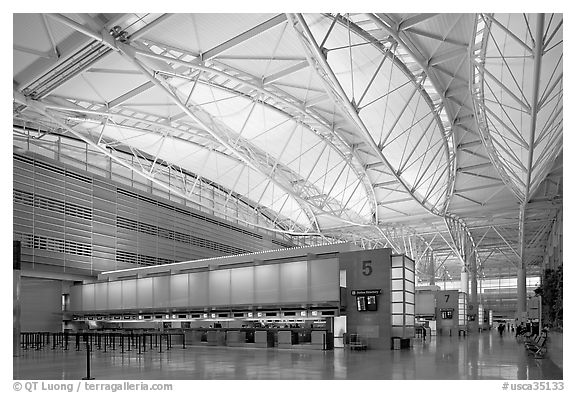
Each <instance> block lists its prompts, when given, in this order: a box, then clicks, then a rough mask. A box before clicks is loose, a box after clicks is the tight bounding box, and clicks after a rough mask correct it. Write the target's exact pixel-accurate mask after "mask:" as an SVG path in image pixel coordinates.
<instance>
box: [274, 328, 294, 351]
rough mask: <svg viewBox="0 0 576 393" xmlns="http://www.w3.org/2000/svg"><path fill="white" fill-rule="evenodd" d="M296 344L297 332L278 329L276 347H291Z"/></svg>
mask: <svg viewBox="0 0 576 393" xmlns="http://www.w3.org/2000/svg"><path fill="white" fill-rule="evenodd" d="M297 344H298V333H297V332H295V331H292V330H279V331H278V348H292V346H293V345H297Z"/></svg>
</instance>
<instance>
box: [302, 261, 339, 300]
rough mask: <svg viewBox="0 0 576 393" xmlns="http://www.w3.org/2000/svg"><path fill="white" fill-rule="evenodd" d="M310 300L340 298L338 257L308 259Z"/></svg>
mask: <svg viewBox="0 0 576 393" xmlns="http://www.w3.org/2000/svg"><path fill="white" fill-rule="evenodd" d="M310 273H311V277H310V296H309V298H310V299H309V300H310V301H311V302H319V301H339V300H340V284H339V281H340V264H339V263H338V259H336V258H332V259H318V260H313V261H310Z"/></svg>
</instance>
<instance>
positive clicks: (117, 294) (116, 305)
mask: <svg viewBox="0 0 576 393" xmlns="http://www.w3.org/2000/svg"><path fill="white" fill-rule="evenodd" d="M108 308H109V309H110V310H121V309H122V281H110V282H109V283H108Z"/></svg>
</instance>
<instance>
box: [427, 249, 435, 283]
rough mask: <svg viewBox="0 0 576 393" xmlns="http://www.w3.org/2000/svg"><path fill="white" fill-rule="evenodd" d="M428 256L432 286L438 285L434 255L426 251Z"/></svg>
mask: <svg viewBox="0 0 576 393" xmlns="http://www.w3.org/2000/svg"><path fill="white" fill-rule="evenodd" d="M426 254H427V255H428V273H429V274H430V285H436V279H435V277H434V275H435V273H436V266H435V263H434V253H433V252H432V251H430V250H428V251H426Z"/></svg>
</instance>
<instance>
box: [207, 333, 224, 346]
mask: <svg viewBox="0 0 576 393" xmlns="http://www.w3.org/2000/svg"><path fill="white" fill-rule="evenodd" d="M206 341H207V343H208V345H226V331H224V330H208V331H207V332H206Z"/></svg>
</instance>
